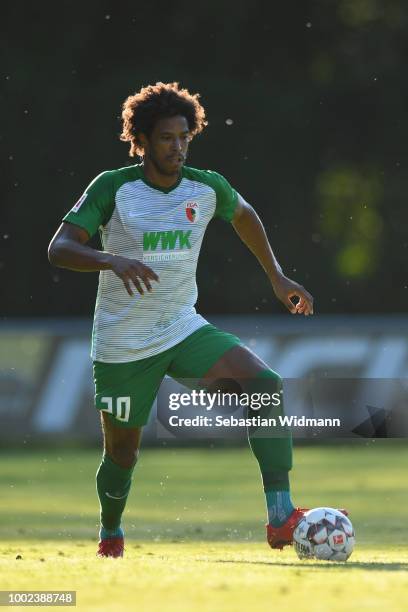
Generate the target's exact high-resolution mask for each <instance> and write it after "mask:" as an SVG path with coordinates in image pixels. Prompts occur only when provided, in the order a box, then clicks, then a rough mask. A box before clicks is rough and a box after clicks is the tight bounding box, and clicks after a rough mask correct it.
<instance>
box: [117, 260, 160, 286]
mask: <svg viewBox="0 0 408 612" xmlns="http://www.w3.org/2000/svg"><path fill="white" fill-rule="evenodd" d="M110 269H111V270H112V272H114V273H115V274H116V276H118V277H119V278H120V279H121V280H122V281H123V284H124V285H125V289H126V291H127V292H128V294H129V295H133V287H132V286H135V287H136V289H137V290H138V292H139V293H140V295H144V290H143V287H142V282H143V284H144V285H145V287H146V289H147V290H148V291H149V293H150V292H151V291H153V288H152V285H151V284H150V281H151V280H154V281H156V282H159V277H158V276H157V274H156V273H155V272H153V270H152V269H151V268H149V266H145V264H144V263H142V262H141V261H138V260H137V259H128V258H127V257H121V256H120V255H113V256H112V260H111V266H110Z"/></svg>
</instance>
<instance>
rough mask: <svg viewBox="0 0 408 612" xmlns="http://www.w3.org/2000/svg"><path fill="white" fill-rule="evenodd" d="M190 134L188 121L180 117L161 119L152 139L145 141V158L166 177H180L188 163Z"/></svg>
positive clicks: (152, 134) (155, 127)
mask: <svg viewBox="0 0 408 612" xmlns="http://www.w3.org/2000/svg"><path fill="white" fill-rule="evenodd" d="M189 142H190V132H189V129H188V123H187V119H186V118H185V117H182V116H180V115H178V116H176V117H167V118H166V119H160V120H159V121H158V122H157V123H156V125H155V126H154V128H153V131H152V133H151V135H150V138H147V139H145V146H144V153H145V158H147V159H148V160H149V161H151V162H152V163H153V165H154V166H155V168H156V170H158V171H159V172H160V173H161V174H165V175H166V176H172V175H174V176H178V174H179V173H180V170H181V167H182V165H183V164H184V162H185V161H186V158H187V151H188V145H189Z"/></svg>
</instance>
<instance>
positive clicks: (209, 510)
mask: <svg viewBox="0 0 408 612" xmlns="http://www.w3.org/2000/svg"><path fill="white" fill-rule="evenodd" d="M0 461H1V464H0V465H1V467H0V490H1V498H0V540H1V545H0V588H1V589H3V590H12V589H14V590H15V589H36V590H41V589H70V590H76V591H77V600H78V604H77V608H78V609H80V610H93V609H94V610H117V609H129V610H132V609H135V610H140V611H144V610H149V611H150V610H153V611H155V610H162V611H170V610H178V611H179V610H180V611H184V610H192V609H194V610H197V611H198V612H201V611H203V610H211V611H213V610H214V611H216V612H218V611H219V612H224V611H230V610H231V611H232V610H234V611H235V610H244V609H245V608H248V609H251V611H252V610H268V611H269V610H283V609H287V610H291V609H292V608H293V609H294V608H295V607H296V608H299V610H317V611H318V610H322V611H323V610H325V611H326V610H339V611H340V610H341V611H344V610H358V609H361V608H362V607H366V608H368V609H371V610H387V611H388V610H405V609H406V601H407V600H408V573H407V570H408V549H407V540H408V538H407V536H408V533H407V524H408V512H407V507H408V492H407V484H408V483H407V472H408V470H407V468H408V446H407V444H401V443H397V442H396V441H393V440H384V441H380V440H377V441H376V442H375V443H373V442H371V441H370V442H364V443H361V444H358V445H353V446H350V447H346V446H333V447H330V448H322V447H320V448H318V447H314V448H298V449H296V450H295V461H296V467H295V469H294V470H293V474H292V491H293V497H294V501H295V503H297V504H299V505H306V506H311V507H313V506H318V505H327V506H334V507H342V506H345V507H347V508H349V510H350V513H351V519H352V521H353V524H354V527H355V530H356V536H357V544H356V549H355V551H354V552H353V555H352V556H351V558H350V560H349V561H348V562H347V563H346V564H336V563H326V562H316V561H312V562H303V561H299V560H298V559H297V557H296V555H295V553H294V551H293V550H292V549H285V550H284V551H283V552H281V553H280V552H275V551H271V550H270V549H269V548H268V547H267V545H266V543H265V533H264V522H265V509H264V496H263V493H262V489H261V486H260V478H259V474H258V468H257V465H256V462H255V460H254V458H253V457H252V455H251V453H250V452H249V451H248V450H247V449H234V450H216V449H208V450H187V449H183V450H179V449H177V450H176V449H168V450H145V451H144V452H142V454H141V459H140V461H139V464H138V466H137V468H136V473H135V478H134V483H133V487H132V492H131V495H130V497H129V502H128V507H127V509H126V514H125V520H124V526H125V529H126V535H127V546H126V557H125V558H124V559H122V560H115V559H102V560H101V559H96V558H95V550H96V541H97V537H96V536H97V523H98V516H97V510H98V506H97V499H96V494H95V480H94V479H95V471H96V468H97V465H98V463H99V453H98V452H95V451H84V450H61V451H58V450H44V451H36V452H34V451H28V450H22V451H21V452H11V451H7V452H6V451H4V452H3V453H1V454H0ZM17 555H21V557H22V559H20V560H17V559H16V556H17Z"/></svg>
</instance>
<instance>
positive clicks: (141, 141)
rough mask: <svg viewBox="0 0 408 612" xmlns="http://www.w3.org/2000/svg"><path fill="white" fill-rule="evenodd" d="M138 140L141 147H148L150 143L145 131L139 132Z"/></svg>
mask: <svg viewBox="0 0 408 612" xmlns="http://www.w3.org/2000/svg"><path fill="white" fill-rule="evenodd" d="M136 142H137V144H138V146H139V147H140V148H141V149H146V145H148V144H149V140H148V138H147V136H146V134H144V133H143V132H138V133H137V135H136Z"/></svg>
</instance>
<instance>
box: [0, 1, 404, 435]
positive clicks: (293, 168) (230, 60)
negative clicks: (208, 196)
mask: <svg viewBox="0 0 408 612" xmlns="http://www.w3.org/2000/svg"><path fill="white" fill-rule="evenodd" d="M407 26H408V6H407V5H406V3H405V2H403V1H402V0H395V1H393V2H388V3H386V2H381V1H380V0H337V1H333V2H330V3H328V2H324V1H323V0H303V1H302V2H300V1H293V0H292V1H291V0H289V1H287V2H285V3H279V4H276V3H271V2H267V1H257V0H252V1H251V2H249V1H248V0H236V1H235V2H233V3H232V2H219V1H217V2H216V1H215V0H208V1H207V2H205V3H204V4H203V3H192V2H187V1H183V0H180V1H179V2H175V3H171V5H170V4H169V3H168V2H164V1H158V0H157V1H152V2H135V1H132V2H130V1H128V0H123V1H122V2H120V3H117V2H113V1H112V0H98V1H96V0H88V1H87V2H82V3H79V2H63V1H62V2H58V3H53V2H48V1H43V2H41V3H30V2H21V1H19V0H17V1H15V2H13V3H7V6H5V7H3V14H2V20H1V24H0V28H1V30H2V31H1V46H2V58H3V62H2V71H1V103H2V109H3V112H2V117H3V121H2V124H1V128H0V138H1V156H2V172H1V176H2V215H1V232H0V244H1V255H0V267H1V270H0V271H1V278H2V283H1V284H2V288H3V291H2V299H1V325H0V342H1V346H2V349H1V351H0V365H1V371H2V374H1V378H0V425H1V424H3V426H2V427H1V429H0V430H1V431H2V434H0V435H2V437H3V440H4V439H7V440H9V439H11V438H13V436H15V437H16V438H17V439H20V440H21V439H22V436H23V437H24V439H25V440H26V441H27V440H29V439H36V438H37V437H38V436H39V435H40V434H41V435H42V434H44V435H51V436H55V434H57V433H60V434H61V435H63V436H65V435H67V434H69V435H71V436H74V437H75V436H78V435H81V436H82V437H83V438H85V439H86V440H91V439H98V440H99V436H100V434H99V426H98V422H97V419H95V414H94V409H93V407H92V393H93V389H92V380H91V369H90V360H89V356H88V354H89V341H90V329H91V317H92V314H93V307H94V302H95V292H96V287H97V274H77V273H73V272H69V271H63V270H58V269H54V268H52V267H51V266H50V265H49V263H48V260H47V256H46V251H47V246H48V243H49V241H50V239H51V237H52V235H53V234H54V232H55V231H56V229H57V227H58V225H59V224H60V220H61V218H62V216H63V215H64V214H65V212H66V211H67V210H69V209H70V208H71V207H72V205H73V204H74V203H75V202H76V201H77V199H78V197H79V196H80V195H81V193H82V192H83V190H84V189H85V187H86V186H87V184H88V183H89V182H90V180H91V179H92V178H94V177H95V176H96V175H97V174H99V173H100V172H101V171H103V170H106V169H112V168H117V167H121V166H124V165H126V164H129V163H135V160H134V159H130V158H129V157H128V147H127V145H126V144H125V143H122V142H120V141H119V138H118V136H119V133H120V130H121V125H120V120H119V119H120V113H121V104H122V102H123V100H124V99H125V98H126V97H127V96H128V95H129V94H130V93H133V92H135V91H137V90H138V89H140V87H141V86H143V85H147V84H149V83H155V82H156V81H158V80H162V81H173V80H176V81H179V82H180V83H181V85H183V86H184V87H187V88H189V89H190V91H192V92H197V91H198V92H200V94H201V96H202V103H203V105H204V106H205V108H206V111H207V117H208V120H209V126H208V128H207V129H206V130H205V131H204V133H203V134H202V135H200V136H199V137H197V138H196V140H195V141H194V142H193V144H192V146H191V149H190V158H189V161H188V163H189V165H192V166H195V167H199V168H209V169H213V170H217V171H218V172H221V173H222V174H223V175H224V176H225V177H226V178H227V179H228V180H229V181H230V182H231V184H232V185H233V186H234V187H235V188H236V189H237V190H238V191H239V192H241V193H242V195H243V196H244V197H245V198H246V199H247V200H248V201H249V202H250V203H251V204H253V206H254V207H255V208H256V210H257V211H258V212H259V214H260V216H261V218H262V219H263V221H264V224H265V227H266V229H267V232H268V234H269V237H270V240H271V243H272V246H273V248H274V250H275V252H276V253H277V255H278V258H279V260H280V262H281V264H282V267H283V269H284V271H285V272H286V274H287V275H289V276H291V277H293V278H294V279H296V280H297V281H299V282H300V283H301V284H303V285H305V286H306V287H307V288H308V289H309V291H310V292H311V293H312V294H313V295H314V296H315V300H316V315H315V317H314V320H313V321H310V320H306V319H302V320H301V319H299V320H296V321H295V319H294V318H291V317H289V315H287V314H285V309H284V307H283V306H282V305H280V304H279V303H278V302H277V301H276V299H275V298H274V296H273V293H272V290H271V287H270V286H268V282H267V281H266V278H265V276H264V273H263V271H262V269H261V268H260V266H258V265H257V263H256V261H255V260H254V258H253V256H252V255H251V254H250V253H249V252H248V251H247V250H246V248H245V247H244V246H243V245H242V244H241V243H240V241H239V239H238V237H237V236H236V235H235V233H234V231H233V229H232V227H230V226H229V225H228V224H226V223H223V222H222V221H214V222H213V223H212V224H211V225H210V227H209V229H208V234H207V237H206V241H205V243H204V247H203V250H202V255H201V258H200V263H199V269H198V284H199V290H200V297H199V302H198V310H199V311H200V312H201V313H202V314H203V315H204V316H207V317H208V319H209V320H210V321H212V322H215V323H218V324H220V325H222V326H223V327H224V328H225V329H228V330H230V331H233V332H235V333H238V334H240V335H241V337H242V339H243V340H244V341H245V342H247V343H248V344H249V345H250V346H251V348H253V349H254V350H256V351H257V352H258V353H259V354H260V355H261V356H262V357H263V358H264V359H266V360H267V361H268V362H269V363H270V365H271V366H272V367H273V368H275V369H277V370H278V371H280V372H281V373H282V375H284V376H285V377H298V376H307V375H308V374H310V373H313V372H321V371H325V372H326V375H327V373H329V374H330V373H331V372H336V373H337V375H341V374H343V375H350V376H351V375H352V376H362V377H378V376H380V377H381V376H383V377H390V378H392V377H399V376H403V375H405V372H406V367H407V365H408V363H407V361H408V355H407V347H406V337H407V334H408V323H407V319H406V318H405V310H406V304H407V295H408V278H407V266H406V254H407V250H408V238H407V229H406V228H407V221H408V208H407V205H406V193H407V188H408V174H407V172H406V168H407V163H408V151H407V146H406V143H407V136H408V115H407V111H406V106H407V100H408V81H407V79H406V76H405V74H406V57H407V53H408V39H407V36H406V32H407ZM136 161H137V160H136ZM93 244H94V246H96V247H97V246H98V242H97V240H95V242H94V243H93ZM306 354H307V356H308V357H307V359H306V358H305V357H304V355H306ZM305 364H307V365H305ZM67 373H69V376H68V375H67ZM56 405H58V411H56V409H55V406H56Z"/></svg>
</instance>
